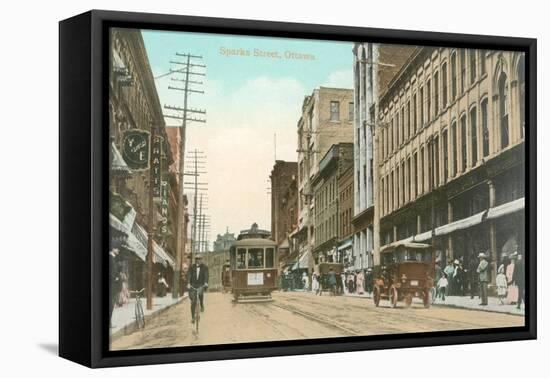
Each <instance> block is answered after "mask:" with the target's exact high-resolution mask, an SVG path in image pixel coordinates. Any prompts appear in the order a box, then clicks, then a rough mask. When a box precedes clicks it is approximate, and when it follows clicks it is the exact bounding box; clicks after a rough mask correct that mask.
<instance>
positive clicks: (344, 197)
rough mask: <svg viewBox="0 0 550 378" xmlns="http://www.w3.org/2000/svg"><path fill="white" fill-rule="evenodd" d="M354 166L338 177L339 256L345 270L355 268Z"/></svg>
mask: <svg viewBox="0 0 550 378" xmlns="http://www.w3.org/2000/svg"><path fill="white" fill-rule="evenodd" d="M353 172H354V170H353V164H349V165H348V167H347V168H343V169H342V172H341V173H340V175H339V176H338V256H337V261H338V262H340V263H343V264H344V269H348V270H349V269H351V268H353V234H354V228H353V223H352V219H353V204H354V197H353V184H354V182H353Z"/></svg>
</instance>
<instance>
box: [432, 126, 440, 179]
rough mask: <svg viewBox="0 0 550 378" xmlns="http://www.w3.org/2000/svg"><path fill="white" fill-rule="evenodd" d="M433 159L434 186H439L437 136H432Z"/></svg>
mask: <svg viewBox="0 0 550 378" xmlns="http://www.w3.org/2000/svg"><path fill="white" fill-rule="evenodd" d="M433 158H434V161H435V164H434V165H435V171H434V187H436V188H437V187H438V186H439V136H436V137H435V138H434V157H433Z"/></svg>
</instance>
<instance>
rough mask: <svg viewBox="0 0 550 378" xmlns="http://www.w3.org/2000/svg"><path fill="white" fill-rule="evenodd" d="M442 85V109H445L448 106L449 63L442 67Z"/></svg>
mask: <svg viewBox="0 0 550 378" xmlns="http://www.w3.org/2000/svg"><path fill="white" fill-rule="evenodd" d="M441 84H442V87H443V88H442V92H441V96H442V100H443V104H442V107H443V108H445V107H446V106H447V96H448V94H447V63H446V62H445V63H443V66H442V67H441Z"/></svg>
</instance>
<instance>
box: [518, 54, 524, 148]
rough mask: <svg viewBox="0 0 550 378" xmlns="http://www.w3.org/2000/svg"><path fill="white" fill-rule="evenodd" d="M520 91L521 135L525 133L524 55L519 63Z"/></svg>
mask: <svg viewBox="0 0 550 378" xmlns="http://www.w3.org/2000/svg"><path fill="white" fill-rule="evenodd" d="M518 84H519V85H518V91H519V96H518V97H519V128H520V129H519V132H520V137H521V138H523V136H524V135H525V58H524V57H523V56H522V57H521V58H520V59H519V63H518Z"/></svg>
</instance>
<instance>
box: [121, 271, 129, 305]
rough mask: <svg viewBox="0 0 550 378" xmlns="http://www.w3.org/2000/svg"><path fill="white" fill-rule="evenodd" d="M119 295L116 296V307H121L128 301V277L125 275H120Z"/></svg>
mask: <svg viewBox="0 0 550 378" xmlns="http://www.w3.org/2000/svg"><path fill="white" fill-rule="evenodd" d="M120 283H121V284H120V293H119V295H118V306H119V307H122V306H124V305H125V304H128V302H129V301H130V291H129V290H128V276H127V275H126V273H120Z"/></svg>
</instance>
